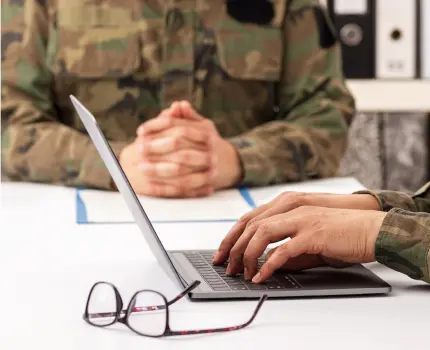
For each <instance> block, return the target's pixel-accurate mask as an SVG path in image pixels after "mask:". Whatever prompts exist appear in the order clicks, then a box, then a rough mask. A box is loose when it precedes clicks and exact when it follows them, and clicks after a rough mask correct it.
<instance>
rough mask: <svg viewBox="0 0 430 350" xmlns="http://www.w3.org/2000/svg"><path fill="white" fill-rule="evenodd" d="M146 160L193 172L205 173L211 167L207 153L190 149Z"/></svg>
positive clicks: (209, 156) (150, 157)
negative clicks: (185, 168) (174, 165)
mask: <svg viewBox="0 0 430 350" xmlns="http://www.w3.org/2000/svg"><path fill="white" fill-rule="evenodd" d="M146 160H147V162H149V163H174V164H177V165H178V166H184V167H187V168H189V169H191V170H193V171H206V170H209V169H210V168H211V167H212V160H211V155H210V154H209V153H208V152H204V151H203V152H202V151H197V150H192V149H186V150H180V151H177V152H173V153H168V154H165V155H161V156H149V157H147V158H146Z"/></svg>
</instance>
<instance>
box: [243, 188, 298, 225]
mask: <svg viewBox="0 0 430 350" xmlns="http://www.w3.org/2000/svg"><path fill="white" fill-rule="evenodd" d="M304 198H305V196H303V195H301V194H291V193H283V194H281V195H279V196H278V197H276V198H275V199H273V200H272V201H271V202H269V203H270V205H269V206H268V207H267V210H266V211H264V212H261V213H259V214H258V215H256V216H255V217H254V218H253V219H252V220H251V222H250V224H251V223H252V222H254V221H261V220H263V219H266V218H269V217H272V216H274V215H278V214H281V213H287V212H289V211H291V210H293V209H296V208H298V207H300V206H302V205H305V204H306V203H305V201H304Z"/></svg>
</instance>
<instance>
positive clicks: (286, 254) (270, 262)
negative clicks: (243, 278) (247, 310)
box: [252, 235, 309, 283]
mask: <svg viewBox="0 0 430 350" xmlns="http://www.w3.org/2000/svg"><path fill="white" fill-rule="evenodd" d="M308 244H309V242H308V239H307V237H306V235H299V236H296V237H294V238H292V239H290V240H288V241H287V242H286V243H284V244H281V245H280V246H278V247H277V248H275V249H272V251H269V252H268V253H267V254H268V257H267V258H266V262H265V263H264V264H263V266H262V267H261V269H260V271H259V273H258V274H257V275H256V276H255V277H254V278H253V279H252V281H253V282H255V283H261V282H263V281H265V280H266V279H268V278H269V277H270V276H271V275H272V274H273V273H274V272H275V271H276V270H278V269H279V268H281V267H282V266H283V265H284V264H286V263H287V262H288V261H289V260H291V259H294V258H295V259H298V257H300V256H301V255H302V254H305V253H306V250H307V248H308Z"/></svg>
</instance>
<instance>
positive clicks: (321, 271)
mask: <svg viewBox="0 0 430 350" xmlns="http://www.w3.org/2000/svg"><path fill="white" fill-rule="evenodd" d="M289 275H290V276H292V277H293V278H294V279H295V280H296V281H297V282H298V283H299V284H300V285H301V286H302V287H303V288H305V289H333V288H339V289H341V288H371V287H380V286H381V282H382V281H381V280H380V279H379V277H377V276H376V275H374V274H373V272H371V271H370V270H368V269H366V268H365V267H364V266H362V265H354V266H351V267H347V268H342V269H336V268H330V267H318V268H315V269H310V270H305V271H301V272H297V273H289Z"/></svg>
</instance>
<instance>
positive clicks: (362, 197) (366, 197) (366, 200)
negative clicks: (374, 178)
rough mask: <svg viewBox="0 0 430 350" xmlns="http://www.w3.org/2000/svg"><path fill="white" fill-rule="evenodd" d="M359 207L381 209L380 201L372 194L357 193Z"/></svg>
mask: <svg viewBox="0 0 430 350" xmlns="http://www.w3.org/2000/svg"><path fill="white" fill-rule="evenodd" d="M355 196H356V197H355V198H356V202H357V206H358V208H357V209H362V210H377V211H381V206H380V204H379V201H378V200H377V199H376V198H375V197H374V196H373V195H371V194H356V195H355Z"/></svg>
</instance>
